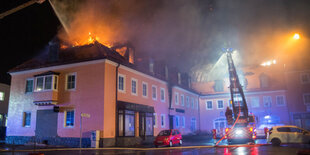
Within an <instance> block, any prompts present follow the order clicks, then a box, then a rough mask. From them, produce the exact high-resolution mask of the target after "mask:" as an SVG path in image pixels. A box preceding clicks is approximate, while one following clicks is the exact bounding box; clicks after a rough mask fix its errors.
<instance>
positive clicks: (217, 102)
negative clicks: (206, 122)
mask: <svg viewBox="0 0 310 155" xmlns="http://www.w3.org/2000/svg"><path fill="white" fill-rule="evenodd" d="M219 101H222V107H221V108H220V107H219ZM216 105H217V106H216V107H217V109H224V100H216Z"/></svg>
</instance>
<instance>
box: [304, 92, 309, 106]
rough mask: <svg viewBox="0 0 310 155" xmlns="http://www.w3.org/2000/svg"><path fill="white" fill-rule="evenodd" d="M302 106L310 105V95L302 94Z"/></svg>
mask: <svg viewBox="0 0 310 155" xmlns="http://www.w3.org/2000/svg"><path fill="white" fill-rule="evenodd" d="M303 96H304V104H305V105H310V94H304V95H303Z"/></svg>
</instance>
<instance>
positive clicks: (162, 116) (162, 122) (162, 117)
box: [160, 114, 166, 128]
mask: <svg viewBox="0 0 310 155" xmlns="http://www.w3.org/2000/svg"><path fill="white" fill-rule="evenodd" d="M160 120H161V127H162V128H164V127H165V126H166V124H165V114H161V115H160Z"/></svg>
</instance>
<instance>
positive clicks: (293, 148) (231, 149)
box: [0, 144, 310, 155]
mask: <svg viewBox="0 0 310 155" xmlns="http://www.w3.org/2000/svg"><path fill="white" fill-rule="evenodd" d="M309 150H310V145H308V144H290V145H281V146H279V147H274V146H272V145H259V144H257V145H231V146H227V145H221V146H218V147H214V146H174V147H171V148H170V147H160V148H100V149H94V148H83V149H82V151H81V152H80V150H79V148H58V149H40V150H36V153H38V152H39V153H43V154H45V155H52V154H57V155H67V154H85V155H86V154H96V155H101V154H139V155H144V154H147V155H153V154H161V155H166V154H167V155H168V154H177V155H178V154H180V155H181V154H184V155H191V154H194V155H196V154H197V155H198V154H225V155H230V154H238V155H239V154H241V155H243V154H250V155H256V154H264V155H277V154H279V155H292V154H297V153H298V151H304V152H306V153H308V154H309V153H310V152H309ZM1 151H2V152H0V154H4V155H10V154H13V152H5V151H4V150H1ZM29 153H34V151H33V150H18V151H16V152H14V154H17V155H19V154H21V155H22V154H29Z"/></svg>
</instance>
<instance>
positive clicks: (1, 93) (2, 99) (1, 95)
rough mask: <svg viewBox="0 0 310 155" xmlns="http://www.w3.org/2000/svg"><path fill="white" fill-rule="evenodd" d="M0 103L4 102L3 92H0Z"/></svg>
mask: <svg viewBox="0 0 310 155" xmlns="http://www.w3.org/2000/svg"><path fill="white" fill-rule="evenodd" d="M0 101H4V92H0Z"/></svg>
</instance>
